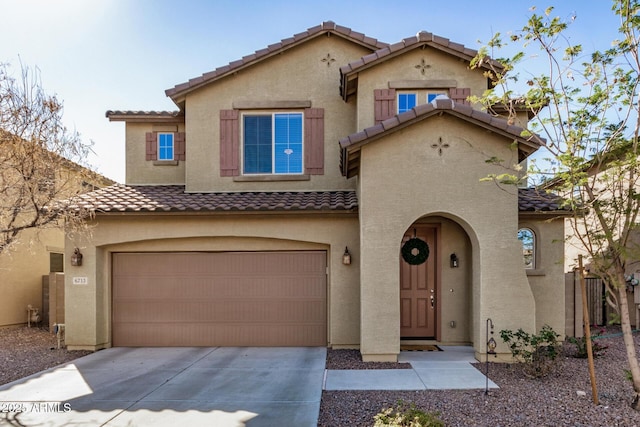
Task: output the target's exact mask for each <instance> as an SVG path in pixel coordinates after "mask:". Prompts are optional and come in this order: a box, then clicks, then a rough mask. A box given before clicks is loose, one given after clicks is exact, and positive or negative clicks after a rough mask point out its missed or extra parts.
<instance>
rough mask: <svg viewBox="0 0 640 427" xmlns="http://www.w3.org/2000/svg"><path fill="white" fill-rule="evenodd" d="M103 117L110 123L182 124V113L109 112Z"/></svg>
mask: <svg viewBox="0 0 640 427" xmlns="http://www.w3.org/2000/svg"><path fill="white" fill-rule="evenodd" d="M105 117H107V118H108V119H109V121H111V122H122V121H126V122H174V123H184V112H182V111H132V110H126V111H124V110H109V111H107V112H106V113H105Z"/></svg>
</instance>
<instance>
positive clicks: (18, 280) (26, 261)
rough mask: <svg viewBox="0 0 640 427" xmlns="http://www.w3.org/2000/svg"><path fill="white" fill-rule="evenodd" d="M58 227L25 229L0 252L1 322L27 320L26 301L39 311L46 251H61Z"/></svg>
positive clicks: (5, 323)
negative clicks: (15, 240)
mask: <svg viewBox="0 0 640 427" xmlns="http://www.w3.org/2000/svg"><path fill="white" fill-rule="evenodd" d="M63 246H64V236H63V233H62V231H61V230H55V229H48V230H25V231H23V232H22V233H21V234H20V240H19V242H18V243H17V244H16V245H15V247H13V248H12V249H11V250H9V251H7V252H3V253H2V254H1V255H0V295H2V297H0V326H5V325H15V324H19V323H27V305H28V304H31V305H32V306H33V307H36V308H38V309H40V313H42V276H43V275H48V274H49V267H50V266H49V255H50V253H51V252H57V253H62V252H63V249H62V248H63Z"/></svg>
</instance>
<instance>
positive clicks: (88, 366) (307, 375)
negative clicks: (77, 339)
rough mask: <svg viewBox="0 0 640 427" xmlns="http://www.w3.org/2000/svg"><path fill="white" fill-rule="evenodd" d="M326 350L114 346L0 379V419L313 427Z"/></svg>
mask: <svg viewBox="0 0 640 427" xmlns="http://www.w3.org/2000/svg"><path fill="white" fill-rule="evenodd" d="M325 356H326V349H325V348H229V347H225V348H222V347H220V348H111V349H107V350H102V351H99V352H96V353H94V354H91V355H89V356H86V357H83V358H80V359H76V360H75V361H73V362H72V363H70V364H67V365H64V366H61V367H58V368H54V369H50V370H48V371H44V372H40V373H38V374H35V375H32V376H30V377H27V378H24V379H22V380H19V381H15V382H13V383H10V384H6V385H4V386H0V425H23V426H34V425H37V426H51V427H53V426H55V427H58V426H63V425H82V426H171V427H176V426H180V425H189V426H205V425H206V426H250V427H255V426H282V425H295V426H316V425H317V420H318V413H319V411H320V398H321V394H322V382H323V375H324V368H325ZM15 410H18V411H19V412H12V411H15Z"/></svg>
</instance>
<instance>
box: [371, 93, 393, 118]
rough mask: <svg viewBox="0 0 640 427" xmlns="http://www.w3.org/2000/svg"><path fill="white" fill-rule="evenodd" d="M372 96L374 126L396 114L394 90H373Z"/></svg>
mask: <svg viewBox="0 0 640 427" xmlns="http://www.w3.org/2000/svg"><path fill="white" fill-rule="evenodd" d="M373 96H374V114H375V121H376V124H378V123H380V122H381V121H383V120H387V119H388V118H391V117H393V116H395V115H396V114H397V112H398V110H397V108H396V90H395V89H375V90H374V91H373Z"/></svg>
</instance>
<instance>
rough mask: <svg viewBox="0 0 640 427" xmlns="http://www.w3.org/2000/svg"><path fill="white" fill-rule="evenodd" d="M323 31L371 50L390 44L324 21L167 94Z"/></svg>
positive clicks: (171, 96) (189, 81)
mask: <svg viewBox="0 0 640 427" xmlns="http://www.w3.org/2000/svg"><path fill="white" fill-rule="evenodd" d="M323 32H333V33H335V34H339V35H341V36H343V37H346V38H349V39H352V40H354V41H356V42H358V43H360V44H363V45H366V46H368V47H369V48H370V49H371V50H377V49H381V48H384V47H385V46H388V44H387V43H384V42H381V41H379V40H377V39H375V38H372V37H368V36H366V35H364V34H362V33H359V32H356V31H353V30H352V29H351V28H348V27H343V26H340V25H338V24H336V23H335V22H333V21H324V22H322V23H320V24H319V25H316V26H314V27H310V28H307V30H305V31H303V32H300V33H297V34H294V35H293V36H291V37H287V38H284V39H282V40H280V41H279V42H277V43H273V44H270V45H268V46H267V47H266V48H262V49H259V50H256V51H254V52H253V53H251V54H249V55H245V56H243V57H242V58H241V59H239V60H235V61H232V62H230V63H228V64H226V65H223V66H220V67H218V68H216V69H214V70H212V71H209V72H206V73H203V74H202V75H200V76H198V77H194V78H192V79H189V80H188V81H187V82H184V83H180V84H177V85H175V86H174V87H173V88H169V89H167V90H165V94H166V95H167V96H168V97H170V98H172V99H173V98H174V97H176V96H179V95H180V94H183V93H185V92H187V91H191V90H194V89H196V88H198V87H200V86H202V85H204V84H206V83H208V82H210V81H213V80H215V79H217V78H219V77H222V76H224V75H226V74H228V73H230V72H233V71H235V70H238V69H240V68H242V67H244V66H248V65H250V64H252V63H253V62H255V61H259V60H261V59H264V58H267V57H269V56H271V55H273V54H274V53H276V52H280V51H282V50H283V49H286V48H287V47H289V46H291V45H295V44H298V43H300V42H302V41H304V40H307V39H309V38H310V37H313V36H315V35H316V34H319V33H323Z"/></svg>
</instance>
